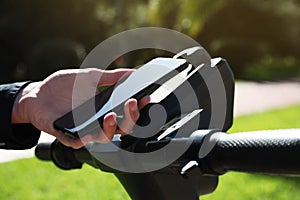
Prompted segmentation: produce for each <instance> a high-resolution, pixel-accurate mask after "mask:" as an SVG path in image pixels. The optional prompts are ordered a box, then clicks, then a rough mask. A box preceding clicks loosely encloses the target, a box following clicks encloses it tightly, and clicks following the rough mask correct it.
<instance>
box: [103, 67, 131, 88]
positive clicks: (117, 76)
mask: <svg viewBox="0 0 300 200" xmlns="http://www.w3.org/2000/svg"><path fill="white" fill-rule="evenodd" d="M132 72H134V69H115V70H107V71H102V74H101V75H100V76H99V81H98V85H97V86H98V87H99V86H103V85H113V84H115V83H116V82H118V81H119V80H121V79H123V78H126V77H128V76H129V75H130V74H131V73H132Z"/></svg>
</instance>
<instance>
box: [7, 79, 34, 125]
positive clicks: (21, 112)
mask: <svg viewBox="0 0 300 200" xmlns="http://www.w3.org/2000/svg"><path fill="white" fill-rule="evenodd" d="M37 84H38V82H33V83H29V84H28V85H27V86H25V87H24V88H23V89H21V90H20V91H19V92H18V94H17V96H16V98H15V101H14V105H13V109H12V115H11V122H12V123H13V124H16V123H30V120H29V115H28V111H27V110H28V107H29V106H28V103H29V102H28V101H30V95H28V94H29V93H30V92H31V91H33V89H34V88H35V87H36V85H37Z"/></svg>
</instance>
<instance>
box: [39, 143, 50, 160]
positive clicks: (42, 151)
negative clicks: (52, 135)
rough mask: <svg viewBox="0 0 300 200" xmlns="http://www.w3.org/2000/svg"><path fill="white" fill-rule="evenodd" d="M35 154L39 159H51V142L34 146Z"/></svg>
mask: <svg viewBox="0 0 300 200" xmlns="http://www.w3.org/2000/svg"><path fill="white" fill-rule="evenodd" d="M35 156H36V157H37V158H39V159H41V160H52V157H51V143H40V144H38V145H37V147H36V148H35Z"/></svg>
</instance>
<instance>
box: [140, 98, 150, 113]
mask: <svg viewBox="0 0 300 200" xmlns="http://www.w3.org/2000/svg"><path fill="white" fill-rule="evenodd" d="M150 101H151V99H150V96H149V95H147V96H144V97H143V98H141V99H140V100H139V102H138V107H139V110H141V109H142V108H144V107H145V106H146V105H147V104H149V103H150Z"/></svg>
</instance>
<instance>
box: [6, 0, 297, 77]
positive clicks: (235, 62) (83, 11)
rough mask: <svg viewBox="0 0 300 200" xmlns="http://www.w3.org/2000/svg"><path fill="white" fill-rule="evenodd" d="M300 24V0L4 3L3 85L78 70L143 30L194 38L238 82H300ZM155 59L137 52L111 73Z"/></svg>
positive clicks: (35, 0)
mask: <svg viewBox="0 0 300 200" xmlns="http://www.w3.org/2000/svg"><path fill="white" fill-rule="evenodd" d="M299 22H300V0H273V1H262V0H214V1H209V0H188V1H183V0H173V1H169V0H122V1H118V0H101V1H100V0H99V1H96V0H73V1H70V0H60V1H53V0H43V1H40V0H26V1H20V0H19V1H18V0H0V30H1V31H0V80H1V82H11V81H15V80H24V79H31V80H39V79H41V78H44V77H46V76H47V75H49V74H50V73H52V72H54V71H56V70H58V69H62V68H70V67H73V68H74V67H78V66H80V63H81V61H82V60H83V58H84V57H85V55H86V54H87V53H88V52H89V51H90V50H92V49H93V48H94V47H95V46H96V45H97V44H99V43H100V42H102V41H103V40H105V39H107V38H108V37H110V36H112V35H114V34H117V33H119V32H121V31H124V30H128V29H132V28H137V27H143V26H159V27H165V28H170V29H174V30H177V31H180V32H182V33H184V34H187V35H189V36H191V37H192V38H194V39H195V40H197V41H198V42H199V43H200V44H201V45H202V46H204V48H206V49H207V51H208V52H209V53H210V54H211V56H212V57H215V56H222V57H224V58H226V59H227V60H228V61H229V63H230V64H231V66H232V68H233V71H234V74H235V76H236V78H238V79H248V80H257V81H261V80H277V79H287V78H293V77H297V76H300V67H299V63H300V59H299V58H300V48H299V46H300V39H299V38H300V26H299ZM136 54H140V56H136ZM157 54H163V53H162V52H157V51H147V52H145V51H142V52H135V53H134V55H135V56H132V54H131V55H127V56H125V57H124V58H122V59H118V61H117V62H116V63H115V65H113V67H118V66H135V65H137V64H141V63H144V62H145V59H144V58H146V59H150V58H152V57H155V56H157ZM137 57H138V58H140V60H136V58H137Z"/></svg>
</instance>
